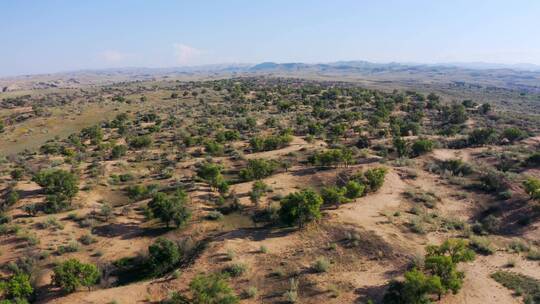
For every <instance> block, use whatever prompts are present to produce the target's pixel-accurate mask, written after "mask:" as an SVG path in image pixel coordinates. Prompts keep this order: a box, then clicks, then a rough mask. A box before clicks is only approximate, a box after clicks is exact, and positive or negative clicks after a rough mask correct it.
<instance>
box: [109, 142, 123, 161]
mask: <svg viewBox="0 0 540 304" xmlns="http://www.w3.org/2000/svg"><path fill="white" fill-rule="evenodd" d="M126 152H127V147H126V146H125V145H116V146H114V147H113V148H112V150H111V158H112V159H118V158H120V157H122V156H124V155H126Z"/></svg>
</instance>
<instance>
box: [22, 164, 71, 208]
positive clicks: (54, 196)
mask: <svg viewBox="0 0 540 304" xmlns="http://www.w3.org/2000/svg"><path fill="white" fill-rule="evenodd" d="M32 180H33V181H35V182H36V183H37V184H38V185H40V186H41V187H42V188H43V189H44V191H45V193H46V194H47V198H46V200H45V206H44V211H45V212H46V213H55V212H59V211H61V210H64V209H66V208H67V207H69V206H70V204H71V201H72V199H73V197H75V195H76V194H77V192H78V191H79V182H78V179H77V177H76V176H75V174H73V173H71V172H68V171H65V170H61V169H46V170H42V171H40V172H39V173H38V174H36V175H35V176H34V177H33V179H32Z"/></svg>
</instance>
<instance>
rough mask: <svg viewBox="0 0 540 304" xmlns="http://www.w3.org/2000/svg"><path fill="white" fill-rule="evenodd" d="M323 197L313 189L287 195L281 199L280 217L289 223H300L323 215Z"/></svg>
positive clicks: (299, 224) (301, 225)
mask: <svg viewBox="0 0 540 304" xmlns="http://www.w3.org/2000/svg"><path fill="white" fill-rule="evenodd" d="M322 203H323V200H322V198H321V197H320V196H319V195H318V194H317V193H315V192H314V191H313V190H309V189H306V190H302V191H300V192H295V193H291V194H289V195H287V196H286V197H284V198H283V199H282V200H281V208H280V209H279V218H280V219H281V221H282V222H283V223H285V224H287V225H295V224H296V225H298V226H299V227H300V228H302V227H303V226H304V224H305V223H306V222H309V221H311V220H314V219H318V218H320V217H321V212H320V208H321V205H322Z"/></svg>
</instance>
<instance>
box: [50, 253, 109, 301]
mask: <svg viewBox="0 0 540 304" xmlns="http://www.w3.org/2000/svg"><path fill="white" fill-rule="evenodd" d="M53 271H54V273H53V276H52V281H53V284H54V285H56V286H58V287H60V288H61V289H62V290H63V291H64V292H67V293H71V292H74V291H76V290H77V289H78V288H80V287H91V286H92V285H95V284H96V283H97V282H98V281H99V279H100V277H101V274H100V271H99V270H98V268H97V267H96V266H95V265H93V264H86V263H82V262H80V261H78V260H77V259H69V260H67V261H65V262H62V263H60V264H59V265H57V266H56V267H54V269H53Z"/></svg>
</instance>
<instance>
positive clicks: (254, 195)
mask: <svg viewBox="0 0 540 304" xmlns="http://www.w3.org/2000/svg"><path fill="white" fill-rule="evenodd" d="M267 190H268V185H266V184H265V183H264V182H263V181H260V180H257V181H255V182H254V183H253V185H252V186H251V191H250V192H249V199H250V200H251V202H252V203H253V204H255V205H257V204H259V200H260V199H261V197H262V196H263V195H265V194H266V191H267Z"/></svg>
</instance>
